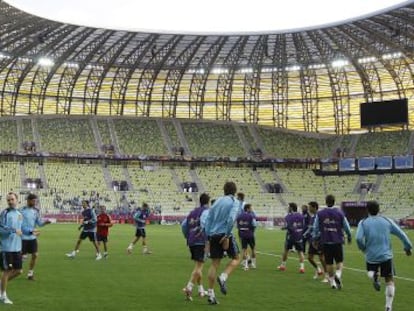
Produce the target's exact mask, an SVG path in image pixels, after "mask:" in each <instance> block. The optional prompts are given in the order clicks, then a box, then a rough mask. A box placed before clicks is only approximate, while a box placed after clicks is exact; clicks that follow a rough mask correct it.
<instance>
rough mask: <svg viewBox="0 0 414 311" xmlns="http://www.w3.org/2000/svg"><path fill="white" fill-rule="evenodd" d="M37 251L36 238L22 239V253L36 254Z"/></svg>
mask: <svg viewBox="0 0 414 311" xmlns="http://www.w3.org/2000/svg"><path fill="white" fill-rule="evenodd" d="M36 253H37V239H33V240H22V254H23V255H24V254H36Z"/></svg>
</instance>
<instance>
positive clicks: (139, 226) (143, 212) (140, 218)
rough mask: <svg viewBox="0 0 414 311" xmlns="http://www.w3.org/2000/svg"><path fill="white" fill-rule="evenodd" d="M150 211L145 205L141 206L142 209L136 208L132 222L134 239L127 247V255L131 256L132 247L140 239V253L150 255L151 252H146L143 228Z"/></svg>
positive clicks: (145, 234)
mask: <svg viewBox="0 0 414 311" xmlns="http://www.w3.org/2000/svg"><path fill="white" fill-rule="evenodd" d="M150 215H151V211H150V208H149V206H148V204H147V203H143V204H142V208H138V209H137V210H136V212H135V213H134V216H133V217H134V221H135V227H136V230H135V237H134V239H133V240H132V242H131V243H129V245H128V247H127V253H128V254H132V249H133V248H134V245H135V244H136V243H137V242H138V240H139V239H140V238H142V247H143V248H142V253H143V254H144V255H149V254H151V251H150V250H148V246H147V232H146V231H145V226H146V223H147V219H148V218H149V217H150Z"/></svg>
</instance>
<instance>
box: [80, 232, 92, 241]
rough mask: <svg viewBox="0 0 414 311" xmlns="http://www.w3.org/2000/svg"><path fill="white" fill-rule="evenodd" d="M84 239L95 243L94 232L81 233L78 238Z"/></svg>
mask: <svg viewBox="0 0 414 311" xmlns="http://www.w3.org/2000/svg"><path fill="white" fill-rule="evenodd" d="M86 238H89V241H91V242H94V241H96V232H85V231H82V232H81V234H80V236H79V239H81V240H85V239H86Z"/></svg>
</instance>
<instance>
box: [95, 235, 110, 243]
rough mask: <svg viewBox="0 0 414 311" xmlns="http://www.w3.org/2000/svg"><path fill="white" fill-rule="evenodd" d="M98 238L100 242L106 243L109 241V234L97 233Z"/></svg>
mask: <svg viewBox="0 0 414 311" xmlns="http://www.w3.org/2000/svg"><path fill="white" fill-rule="evenodd" d="M96 240H97V241H98V242H104V243H106V242H108V236H107V235H100V234H97V235H96Z"/></svg>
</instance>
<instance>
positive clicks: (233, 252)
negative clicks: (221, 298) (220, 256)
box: [217, 236, 240, 295]
mask: <svg viewBox="0 0 414 311" xmlns="http://www.w3.org/2000/svg"><path fill="white" fill-rule="evenodd" d="M227 255H228V256H229V257H230V258H231V260H230V261H229V262H228V264H227V265H226V268H225V269H224V271H223V272H222V273H221V274H220V276H219V277H217V282H218V283H219V285H220V291H221V292H222V293H223V294H224V295H226V294H227V286H226V282H227V279H228V277H229V276H230V274H231V273H232V272H233V270H234V269H236V268H237V267H238V265H239V264H240V251H239V247H238V245H237V243H236V240H235V238H234V236H230V237H229V248H228V249H227Z"/></svg>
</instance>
